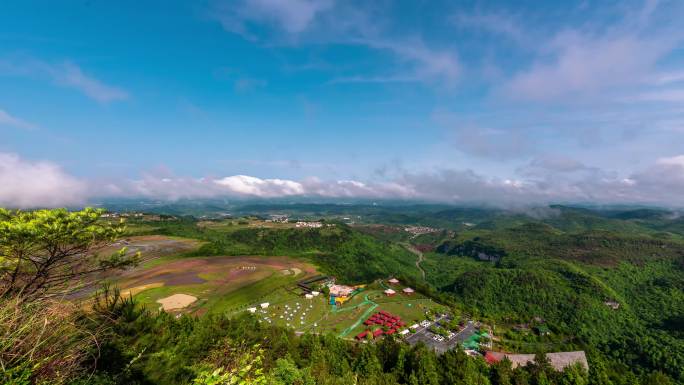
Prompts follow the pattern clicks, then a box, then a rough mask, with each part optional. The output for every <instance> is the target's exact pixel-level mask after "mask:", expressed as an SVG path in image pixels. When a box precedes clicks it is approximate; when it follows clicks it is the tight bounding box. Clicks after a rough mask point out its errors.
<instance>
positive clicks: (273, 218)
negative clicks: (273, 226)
mask: <svg viewBox="0 0 684 385" xmlns="http://www.w3.org/2000/svg"><path fill="white" fill-rule="evenodd" d="M269 217H270V219H267V220H266V222H275V223H286V222H287V221H288V220H289V219H290V218H289V217H288V216H287V215H286V214H271V215H269Z"/></svg>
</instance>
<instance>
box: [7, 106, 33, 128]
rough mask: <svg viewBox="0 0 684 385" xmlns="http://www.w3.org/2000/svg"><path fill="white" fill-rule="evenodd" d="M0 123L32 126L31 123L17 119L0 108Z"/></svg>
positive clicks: (12, 125)
mask: <svg viewBox="0 0 684 385" xmlns="http://www.w3.org/2000/svg"><path fill="white" fill-rule="evenodd" d="M2 125H6V126H11V127H17V128H25V129H31V128H33V127H34V126H33V124H31V123H29V122H27V121H25V120H22V119H19V118H17V117H15V116H12V115H10V113H9V112H7V111H5V110H3V109H0V126H2Z"/></svg>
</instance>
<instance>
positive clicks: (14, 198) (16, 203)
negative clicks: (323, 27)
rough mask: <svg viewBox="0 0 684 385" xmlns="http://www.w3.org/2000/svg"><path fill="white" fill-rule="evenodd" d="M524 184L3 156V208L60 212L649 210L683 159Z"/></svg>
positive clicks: (530, 172) (526, 174) (461, 173)
mask: <svg viewBox="0 0 684 385" xmlns="http://www.w3.org/2000/svg"><path fill="white" fill-rule="evenodd" d="M516 174H518V175H519V176H520V177H519V178H510V179H501V178H492V177H485V176H483V175H480V174H478V173H477V172H475V171H472V170H452V169H445V170H436V171H434V172H422V173H415V172H401V173H399V174H397V175H395V176H394V177H392V178H389V179H383V180H378V181H368V182H361V181H356V180H321V179H319V178H306V179H303V180H299V181H295V180H287V179H262V178H257V177H253V176H246V175H234V176H227V177H221V178H187V177H176V176H169V175H165V176H163V177H162V176H155V175H152V174H149V175H145V176H143V177H142V178H140V179H136V180H118V181H112V182H111V183H108V184H103V183H99V182H98V183H95V182H93V181H88V180H84V179H78V178H76V177H74V176H71V175H69V174H68V173H66V172H65V171H64V170H62V169H61V168H60V167H59V166H58V165H56V164H54V163H51V162H44V161H41V162H33V161H27V160H24V159H21V158H20V157H18V156H17V155H14V154H3V153H0V206H6V207H20V208H27V207H56V206H64V205H80V204H86V203H87V202H88V201H89V200H93V199H96V198H99V197H145V198H154V199H163V200H170V201H173V200H176V199H181V198H191V199H192V198H212V197H244V198H278V197H327V198H372V199H405V200H413V199H415V200H426V201H434V202H444V203H453V204H465V203H473V204H474V203H483V204H490V205H496V206H523V205H543V204H547V203H552V202H593V203H647V204H658V205H663V206H670V207H681V206H684V194H683V192H684V155H679V156H674V157H669V158H661V159H658V160H657V161H656V162H654V163H653V164H652V165H651V166H650V167H647V168H645V169H643V170H639V171H635V172H633V173H631V174H630V175H627V176H620V175H617V174H616V173H611V172H606V171H602V170H599V169H596V168H592V167H588V166H585V165H583V164H581V163H579V162H575V161H572V160H570V159H556V158H542V159H537V160H534V161H532V162H530V164H529V165H528V166H527V167H525V168H522V169H520V170H518V172H516Z"/></svg>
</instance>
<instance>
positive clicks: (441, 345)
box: [406, 317, 477, 354]
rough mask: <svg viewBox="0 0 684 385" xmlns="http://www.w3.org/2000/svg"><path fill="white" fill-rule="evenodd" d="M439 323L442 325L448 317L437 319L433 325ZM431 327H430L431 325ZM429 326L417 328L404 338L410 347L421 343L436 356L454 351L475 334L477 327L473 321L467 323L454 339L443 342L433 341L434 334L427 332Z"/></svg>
mask: <svg viewBox="0 0 684 385" xmlns="http://www.w3.org/2000/svg"><path fill="white" fill-rule="evenodd" d="M440 321H443V322H444V323H446V322H448V321H449V318H448V317H440V318H438V319H437V320H436V321H435V323H436V324H438V325H439V324H440ZM431 326H432V325H431ZM429 328H430V326H428V327H422V326H421V327H419V328H418V329H416V332H415V333H413V334H410V335H409V336H407V337H406V342H408V343H409V344H411V345H415V344H417V343H419V342H423V343H424V344H425V345H426V346H427V347H429V348H431V349H433V350H434V351H435V352H437V354H442V353H444V352H446V351H447V350H451V349H455V348H456V347H457V346H458V345H460V344H462V343H463V342H464V341H466V340H467V339H468V338H470V337H471V336H472V335H473V334H475V332H476V329H477V325H476V324H475V323H474V322H473V321H468V323H467V324H466V325H465V327H464V328H463V329H462V330H461V331H459V332H458V333H456V335H455V336H454V337H452V338H451V339H447V338H444V341H441V342H440V341H436V340H435V339H434V337H435V334H434V333H432V332H431V331H430V330H428V329H429Z"/></svg>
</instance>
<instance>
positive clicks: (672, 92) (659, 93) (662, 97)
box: [635, 89, 684, 103]
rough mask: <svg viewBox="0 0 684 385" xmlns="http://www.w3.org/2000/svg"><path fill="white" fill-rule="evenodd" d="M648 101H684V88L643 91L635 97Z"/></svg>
mask: <svg viewBox="0 0 684 385" xmlns="http://www.w3.org/2000/svg"><path fill="white" fill-rule="evenodd" d="M635 99H636V100H640V101H646V102H667V103H684V89H664V90H656V91H648V92H643V93H641V94H639V95H637V96H636V97H635Z"/></svg>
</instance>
